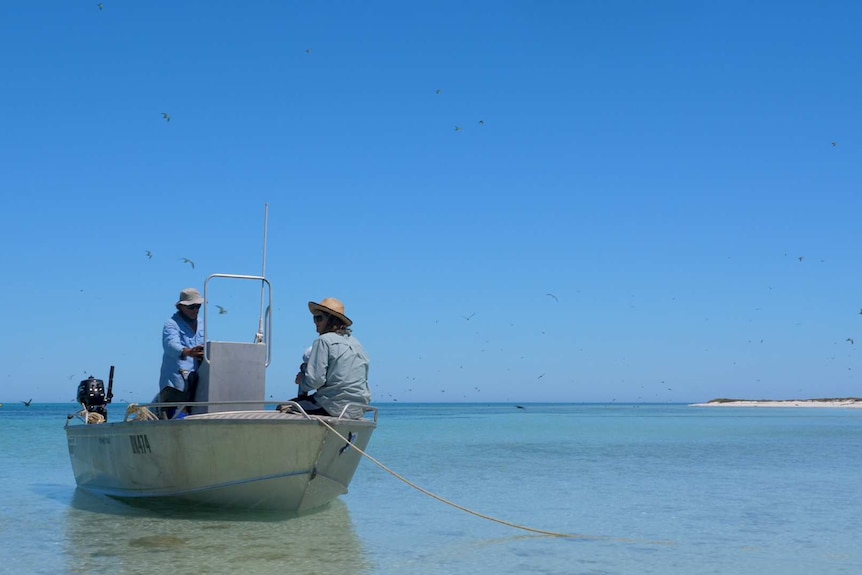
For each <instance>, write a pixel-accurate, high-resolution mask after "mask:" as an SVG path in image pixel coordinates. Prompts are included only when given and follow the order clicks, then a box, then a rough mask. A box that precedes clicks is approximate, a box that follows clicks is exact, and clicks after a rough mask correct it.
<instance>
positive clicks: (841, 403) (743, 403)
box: [691, 397, 862, 409]
mask: <svg viewBox="0 0 862 575" xmlns="http://www.w3.org/2000/svg"><path fill="white" fill-rule="evenodd" d="M691 406H692V407H841V408H849V409H862V398H859V397H840V398H826V399H726V398H721V399H712V400H710V401H707V402H706V403H692V404H691Z"/></svg>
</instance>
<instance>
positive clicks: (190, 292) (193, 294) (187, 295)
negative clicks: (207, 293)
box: [177, 288, 204, 305]
mask: <svg viewBox="0 0 862 575" xmlns="http://www.w3.org/2000/svg"><path fill="white" fill-rule="evenodd" d="M202 303H204V298H202V297H201V292H199V291H198V290H196V289H195V288H186V289H184V290H183V291H181V292H180V301H178V302H177V305H195V304H202Z"/></svg>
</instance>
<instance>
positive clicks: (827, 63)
mask: <svg viewBox="0 0 862 575" xmlns="http://www.w3.org/2000/svg"><path fill="white" fill-rule="evenodd" d="M102 4H103V8H102V9H101V10H100V9H99V7H98V2H96V1H95V0H86V1H83V0H82V1H70V0H63V1H59V0H48V1H45V2H3V3H2V5H0V59H2V70H3V81H2V84H3V87H2V89H0V105H2V106H0V107H2V110H3V113H2V119H0V187H2V197H3V209H2V210H0V238H2V246H3V247H2V251H0V268H2V275H3V281H2V286H3V287H2V294H3V297H2V298H0V300H2V301H0V317H2V318H3V319H2V321H3V326H4V329H3V330H2V336H0V337H2V342H0V349H2V372H0V378H2V386H0V389H2V391H0V401H5V402H15V401H20V400H26V399H29V398H31V397H32V398H35V401H37V402H43V401H68V400H70V399H73V398H74V394H75V390H76V386H77V382H78V381H79V380H80V379H82V378H83V377H84V376H85V375H89V374H91V373H92V374H94V375H96V376H97V377H101V378H103V379H105V380H107V373H108V367H109V366H110V365H112V364H113V365H116V367H117V372H116V379H115V392H116V395H117V398H118V399H120V400H131V401H146V400H149V399H151V398H152V396H153V394H154V393H155V391H156V389H157V379H158V370H159V363H160V359H161V342H160V334H161V328H162V325H163V323H164V321H165V320H166V319H167V318H168V317H169V316H170V315H171V313H172V312H173V304H174V303H175V301H176V299H177V296H178V293H179V291H180V290H181V289H182V288H184V287H189V286H194V287H199V288H203V283H204V280H205V278H206V277H207V276H208V275H209V274H212V273H241V274H258V273H260V272H261V265H262V264H261V256H262V243H263V242H262V239H263V214H264V205H265V204H267V203H268V204H269V206H270V215H269V245H268V261H267V270H266V271H267V276H268V277H269V279H270V280H271V281H272V283H273V286H274V302H275V305H274V324H273V328H274V333H273V364H272V366H271V367H270V369H269V372H268V393H269V394H271V395H273V396H274V397H275V398H277V399H287V398H289V397H292V395H293V393H294V391H295V386H294V385H293V383H292V381H293V376H294V374H295V372H296V368H297V364H298V362H299V360H300V356H301V354H302V351H303V349H304V348H305V347H306V346H307V345H309V344H310V343H311V341H312V340H313V338H314V337H315V333H314V328H313V325H312V321H311V318H310V314H309V313H308V310H307V307H306V302H307V301H309V300H316V301H319V300H320V299H322V298H325V297H328V296H332V297H337V298H340V299H341V300H343V301H344V303H345V305H346V310H347V314H348V315H349V316H350V317H351V318H352V319H353V320H354V322H355V325H354V327H355V329H354V334H355V335H356V336H357V337H358V338H359V339H360V340H361V341H362V342H363V344H364V345H365V347H366V348H367V350H368V352H369V354H370V356H371V359H372V371H371V381H370V383H371V386H372V390H373V393H374V397H375V400H377V401H392V400H398V401H513V402H528V401H575V402H577V401H619V402H623V401H631V402H638V401H683V402H688V401H703V400H709V399H712V398H715V397H745V398H753V399H757V398H795V397H829V396H862V380H861V379H860V378H862V362H860V350H862V315H860V310H862V293H860V288H862V285H860V284H862V253H860V226H859V219H860V217H862V194H860V191H862V189H860V181H862V178H860V175H862V154H860V152H862V139H860V134H862V130H860V128H862V113H860V110H862V108H860V98H862V76H860V74H859V62H860V61H862V35H860V34H859V26H858V24H859V22H860V20H862V7H860V6H862V5H860V4H859V3H857V2H850V1H847V2H829V3H812V2H794V1H787V2H741V1H730V2H692V1H678V2H669V1H657V2H634V1H632V2H622V1H609V2H578V1H574V0H572V1H562V0H556V1H516V2H512V1H508V2H507V1H502V0H497V1H469V0H466V1H465V0H459V1H457V2H454V1H453V2H449V1H440V2H388V1H385V2H384V1H363V2H355V1H335V2H332V1H330V2H307V1H300V2H287V1H281V0H278V1H276V0H271V1H262V2H255V3H251V4H249V3H242V2H226V1H222V0H208V1H206V2H203V1H197V2H196V1H189V2H176V1H173V2H166V1H154V0H153V1H150V0H148V1H130V0H104V2H103V3H102ZM163 113H167V114H170V122H168V121H166V120H165V119H164V118H163V115H162V114H163ZM456 126H457V127H459V128H460V130H456ZM147 250H149V251H151V252H152V254H153V256H152V258H148V257H147V256H146V255H145V252H146V251H147ZM181 258H189V259H191V260H193V261H194V262H195V267H194V269H192V267H191V266H190V265H188V264H186V263H184V262H183V261H182V259H181ZM800 258H801V259H800ZM216 287H219V289H220V290H221V291H218V290H217V289H216ZM247 287H248V286H246V285H245V284H243V287H242V289H236V287H235V286H234V285H233V284H230V285H226V284H224V283H222V284H218V286H217V285H216V284H215V283H213V284H212V288H213V289H212V291H211V297H210V303H211V304H212V305H216V304H218V305H222V306H223V307H226V308H227V309H228V313H227V314H223V315H218V314H213V313H210V315H209V319H210V321H209V325H210V329H211V330H212V333H213V334H214V335H213V338H215V339H238V340H240V341H250V340H251V338H252V337H253V334H254V332H255V331H256V330H257V315H258V309H259V300H258V299H257V298H258V297H259V293H258V290H257V286H256V285H254V286H250V287H251V289H247ZM547 294H553V296H555V297H552V296H551V295H547ZM211 311H214V309H211ZM465 317H470V319H469V320H468V319H465ZM848 338H855V339H857V342H856V343H850V341H848Z"/></svg>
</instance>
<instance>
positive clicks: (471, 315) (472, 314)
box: [461, 311, 476, 321]
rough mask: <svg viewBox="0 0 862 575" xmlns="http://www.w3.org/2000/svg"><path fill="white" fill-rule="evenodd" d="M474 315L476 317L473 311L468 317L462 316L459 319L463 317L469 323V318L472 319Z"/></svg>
mask: <svg viewBox="0 0 862 575" xmlns="http://www.w3.org/2000/svg"><path fill="white" fill-rule="evenodd" d="M474 315H476V312H475V311H474V312H473V313H471V314H470V315H462V316H461V317H463V318H464V319H466V320H467V321H470V318H471V317H473V316H474Z"/></svg>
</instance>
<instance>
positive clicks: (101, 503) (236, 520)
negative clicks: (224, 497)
mask: <svg viewBox="0 0 862 575" xmlns="http://www.w3.org/2000/svg"><path fill="white" fill-rule="evenodd" d="M65 527H66V545H67V547H68V548H67V550H66V551H67V552H66V558H67V561H68V565H67V569H68V572H69V573H81V574H83V573H87V574H92V573H152V571H153V569H154V568H155V567H156V566H157V565H162V566H170V571H171V572H172V573H229V572H230V573H235V572H237V570H238V572H242V573H251V574H256V573H260V574H263V573H285V572H296V573H332V574H338V575H343V574H344V573H352V574H354V573H355V574H362V573H368V572H370V570H371V565H370V562H369V561H368V559H367V558H366V557H365V551H364V550H363V548H362V545H361V543H360V541H359V538H358V537H357V535H356V533H355V531H354V527H353V523H352V521H351V518H350V514H349V511H348V509H347V505H346V504H345V503H344V502H342V501H340V500H335V501H332V502H331V503H329V504H328V505H326V506H324V507H322V508H320V509H319V510H316V511H314V512H312V513H308V514H304V515H302V516H298V517H290V518H288V517H285V515H284V514H283V513H271V512H266V511H253V510H250V511H249V512H248V513H239V514H238V513H237V512H236V510H233V511H231V512H226V511H224V510H219V509H213V508H210V507H200V506H180V507H176V508H174V509H172V512H171V513H170V514H165V512H164V509H151V506H150V505H147V506H145V507H142V506H137V505H135V506H132V505H127V504H126V503H125V502H121V501H116V500H113V499H111V498H109V497H105V496H101V495H94V494H91V493H87V492H86V491H82V490H81V489H76V490H75V493H74V495H73V498H72V501H71V505H70V507H69V510H68V512H67V514H66V525H65ZM323 542H325V545H324V544H323ZM322 545H323V547H325V550H326V551H325V553H322V552H321V548H322Z"/></svg>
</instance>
